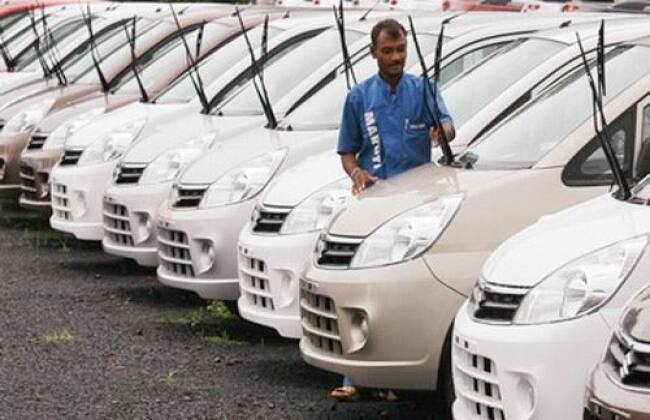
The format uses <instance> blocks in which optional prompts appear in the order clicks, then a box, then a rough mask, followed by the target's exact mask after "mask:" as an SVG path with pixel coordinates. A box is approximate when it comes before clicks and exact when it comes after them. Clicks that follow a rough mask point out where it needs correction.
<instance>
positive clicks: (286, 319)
mask: <svg viewBox="0 0 650 420" xmlns="http://www.w3.org/2000/svg"><path fill="white" fill-rule="evenodd" d="M318 234H319V232H309V233H303V234H299V235H279V234H272V235H259V234H254V233H252V232H251V230H250V226H249V225H246V227H244V229H242V231H241V234H240V236H239V246H238V250H239V261H238V268H239V288H240V291H241V296H240V297H239V301H238V305H239V314H240V315H241V316H242V317H243V318H245V319H247V320H249V321H252V322H255V323H257V324H260V325H264V326H267V327H271V328H274V329H275V330H276V331H277V332H278V333H279V334H280V335H281V336H283V337H288V338H300V337H301V336H302V327H301V326H300V303H299V282H300V273H301V272H302V270H303V269H304V267H305V263H306V262H309V261H311V260H310V259H311V256H312V253H313V250H314V244H315V243H316V240H317V239H318Z"/></svg>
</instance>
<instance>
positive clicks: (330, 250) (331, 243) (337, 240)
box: [316, 234, 363, 268]
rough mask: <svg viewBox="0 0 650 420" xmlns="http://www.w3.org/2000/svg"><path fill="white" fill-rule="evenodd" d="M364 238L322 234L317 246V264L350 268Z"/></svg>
mask: <svg viewBox="0 0 650 420" xmlns="http://www.w3.org/2000/svg"><path fill="white" fill-rule="evenodd" d="M362 241H363V238H350V237H342V236H336V237H335V236H330V235H325V234H323V235H321V236H320V238H319V239H318V245H317V248H316V264H317V265H319V266H321V267H330V268H349V267H350V263H351V262H352V257H354V254H355V253H356V252H357V248H359V245H361V242H362Z"/></svg>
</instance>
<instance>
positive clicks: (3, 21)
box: [0, 13, 27, 32]
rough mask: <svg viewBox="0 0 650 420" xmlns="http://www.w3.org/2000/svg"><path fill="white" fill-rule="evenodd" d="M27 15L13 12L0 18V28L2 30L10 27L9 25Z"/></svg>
mask: <svg viewBox="0 0 650 420" xmlns="http://www.w3.org/2000/svg"><path fill="white" fill-rule="evenodd" d="M25 17H27V13H13V14H11V15H9V16H4V17H2V18H0V28H2V32H4V31H6V30H8V29H11V27H12V26H13V25H14V24H16V23H18V22H20V21H21V20H23V19H25Z"/></svg>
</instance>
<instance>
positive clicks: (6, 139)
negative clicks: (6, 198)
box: [0, 133, 29, 195]
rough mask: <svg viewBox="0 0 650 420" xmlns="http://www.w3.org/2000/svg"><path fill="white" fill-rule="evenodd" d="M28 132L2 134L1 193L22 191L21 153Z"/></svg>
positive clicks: (7, 193)
mask: <svg viewBox="0 0 650 420" xmlns="http://www.w3.org/2000/svg"><path fill="white" fill-rule="evenodd" d="M28 141H29V134H28V133H16V134H4V133H3V134H0V193H2V194H3V195H5V194H6V195H9V194H10V195H14V194H16V193H19V192H20V154H21V153H22V151H23V149H24V148H25V146H27V142H28Z"/></svg>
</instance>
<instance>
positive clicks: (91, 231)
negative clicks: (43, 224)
mask: <svg viewBox="0 0 650 420" xmlns="http://www.w3.org/2000/svg"><path fill="white" fill-rule="evenodd" d="M116 164H117V162H114V161H111V162H107V163H103V164H100V165H92V166H77V165H69V166H68V165H66V166H61V165H58V166H56V167H55V168H54V169H53V170H52V174H51V177H50V178H51V181H50V182H51V188H52V217H51V218H50V226H52V228H53V229H56V230H59V231H62V232H66V233H71V234H73V235H74V236H75V237H76V238H77V239H82V240H89V241H101V240H102V238H103V237H104V229H103V226H102V211H103V207H102V199H103V197H104V191H105V190H106V188H107V187H108V186H109V185H110V182H111V178H112V176H113V170H114V169H115V165H116Z"/></svg>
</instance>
